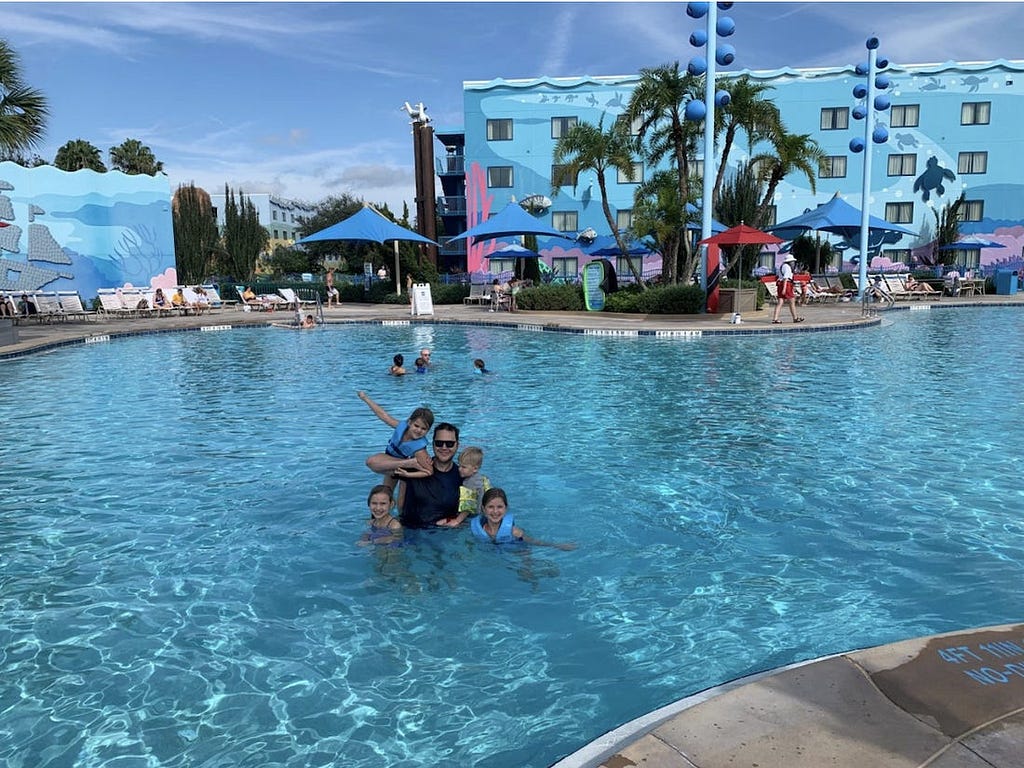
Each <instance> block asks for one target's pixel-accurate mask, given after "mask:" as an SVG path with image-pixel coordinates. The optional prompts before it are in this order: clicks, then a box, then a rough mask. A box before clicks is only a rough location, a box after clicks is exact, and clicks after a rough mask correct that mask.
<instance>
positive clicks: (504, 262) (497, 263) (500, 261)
mask: <svg viewBox="0 0 1024 768" xmlns="http://www.w3.org/2000/svg"><path fill="white" fill-rule="evenodd" d="M487 264H488V270H489V271H490V273H491V274H492V275H497V274H500V273H502V272H512V271H513V270H515V268H516V260H515V259H506V258H504V257H502V258H493V259H488V260H487Z"/></svg>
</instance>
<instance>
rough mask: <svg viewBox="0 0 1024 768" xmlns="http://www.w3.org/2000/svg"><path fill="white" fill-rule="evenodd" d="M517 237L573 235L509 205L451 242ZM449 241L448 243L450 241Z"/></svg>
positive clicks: (513, 205) (519, 207)
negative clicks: (467, 239) (469, 239)
mask: <svg viewBox="0 0 1024 768" xmlns="http://www.w3.org/2000/svg"><path fill="white" fill-rule="evenodd" d="M519 235H538V236H540V237H561V238H564V239H566V240H573V239H574V237H575V236H574V235H567V234H566V233H565V232H559V231H558V230H557V229H553V228H552V227H549V226H548V225H547V224H545V223H543V222H541V221H538V220H537V219H535V218H533V216H531V215H530V214H528V213H527V212H526V211H524V210H523V209H522V207H521V206H520V205H519V203H509V204H508V205H506V206H505V207H504V208H502V209H501V210H500V211H498V213H496V214H494V215H493V216H491V218H489V219H487V221H482V222H480V223H479V224H477V225H476V226H475V227H470V228H469V229H467V230H466V231H465V232H463V233H461V234H458V235H456V236H455V237H453V238H451V240H462V239H465V238H473V242H474V243H479V242H480V241H481V240H494V239H496V238H499V237H518V236H519ZM451 240H449V242H450V241H451Z"/></svg>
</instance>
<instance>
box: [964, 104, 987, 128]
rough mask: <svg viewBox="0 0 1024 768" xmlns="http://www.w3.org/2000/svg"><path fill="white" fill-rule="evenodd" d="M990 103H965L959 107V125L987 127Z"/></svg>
mask: <svg viewBox="0 0 1024 768" xmlns="http://www.w3.org/2000/svg"><path fill="white" fill-rule="evenodd" d="M991 113H992V102H991V101H965V102H964V103H963V104H962V105H961V107H960V125H988V121H989V118H990V117H991Z"/></svg>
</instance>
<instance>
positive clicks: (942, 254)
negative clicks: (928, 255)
mask: <svg viewBox="0 0 1024 768" xmlns="http://www.w3.org/2000/svg"><path fill="white" fill-rule="evenodd" d="M966 198H967V193H966V192H961V193H960V197H958V198H957V199H956V200H954V201H953V202H951V203H946V204H945V205H944V206H942V210H941V211H940V210H938V209H936V208H932V215H933V216H934V217H935V244H934V246H933V248H932V262H933V263H935V264H952V263H953V262H954V261H955V260H956V251H940V250H939V248H940V247H941V246H943V245H952V244H953V243H955V242H956V241H957V240H959V239H960V209H961V208H962V207H963V204H964V201H965V200H966Z"/></svg>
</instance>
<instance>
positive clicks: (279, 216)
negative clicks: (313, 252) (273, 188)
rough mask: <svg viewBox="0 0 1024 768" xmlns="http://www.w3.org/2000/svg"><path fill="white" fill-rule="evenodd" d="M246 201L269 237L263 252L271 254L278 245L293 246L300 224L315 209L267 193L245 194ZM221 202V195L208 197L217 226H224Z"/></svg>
mask: <svg viewBox="0 0 1024 768" xmlns="http://www.w3.org/2000/svg"><path fill="white" fill-rule="evenodd" d="M245 197H246V199H248V200H251V201H252V204H253V205H254V206H256V213H257V215H258V216H259V219H260V224H262V225H263V226H264V227H265V228H266V230H267V232H268V234H269V235H270V242H269V243H268V245H267V252H268V253H273V252H274V249H275V248H276V247H277V246H279V245H282V246H284V247H286V248H287V247H290V246H292V245H294V243H295V241H296V240H297V239H298V237H299V234H298V232H299V227H300V226H301V225H302V220H303V219H304V218H306V217H309V216H312V215H313V214H314V213H315V212H316V209H315V208H314V207H313V206H312V205H307V204H306V203H302V202H299V201H296V200H286V199H285V198H283V197H278V196H277V195H271V194H267V193H265V192H264V193H257V194H253V195H250V194H246V195H245ZM224 201H225V197H224V195H223V194H220V195H210V202H211V203H212V204H213V210H214V212H215V213H216V214H217V226H218V227H223V226H224ZM238 203H239V196H238V195H237V194H236V195H235V204H236V205H237V204H238Z"/></svg>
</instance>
